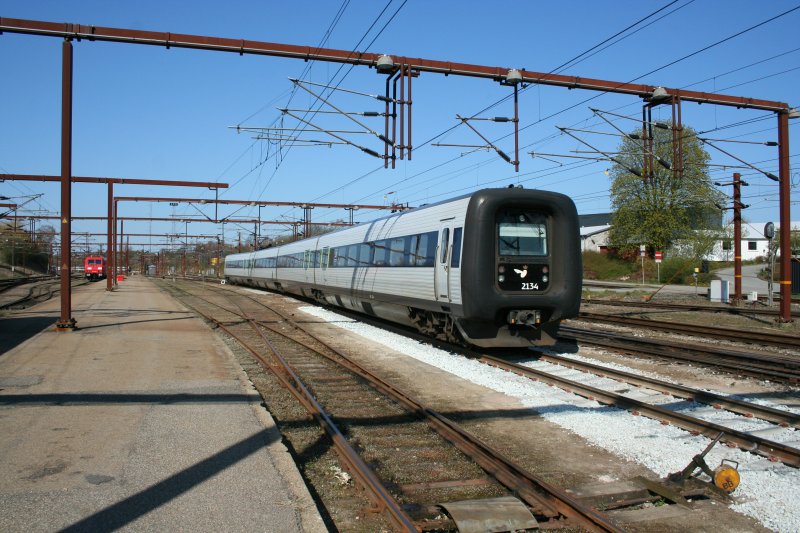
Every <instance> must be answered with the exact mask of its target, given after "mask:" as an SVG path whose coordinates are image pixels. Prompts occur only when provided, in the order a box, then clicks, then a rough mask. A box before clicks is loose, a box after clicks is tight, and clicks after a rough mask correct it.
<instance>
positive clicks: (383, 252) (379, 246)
mask: <svg viewBox="0 0 800 533" xmlns="http://www.w3.org/2000/svg"><path fill="white" fill-rule="evenodd" d="M374 248H375V251H374V253H373V257H372V264H373V265H375V266H386V265H387V264H388V263H389V241H388V240H382V241H375V245H374Z"/></svg>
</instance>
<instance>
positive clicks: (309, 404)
mask: <svg viewBox="0 0 800 533" xmlns="http://www.w3.org/2000/svg"><path fill="white" fill-rule="evenodd" d="M183 292H184V293H185V294H187V295H189V296H191V297H193V298H198V299H200V300H203V301H205V302H206V303H208V304H210V305H213V306H216V307H220V308H222V309H223V310H225V311H227V312H229V313H231V314H235V315H238V316H240V317H241V318H243V319H244V320H246V321H247V323H248V325H249V326H250V327H251V329H253V330H254V331H255V332H256V333H258V334H259V336H260V337H261V339H262V341H263V342H264V343H265V344H266V346H267V347H268V348H269V349H270V351H272V353H273V355H274V356H275V359H276V360H277V361H278V362H279V364H280V366H279V367H277V368H276V365H274V364H272V363H270V362H269V361H267V360H266V359H265V358H264V356H263V355H262V354H261V352H259V350H257V349H256V348H254V347H253V346H252V345H251V344H250V343H249V342H247V341H246V340H245V339H244V338H243V336H242V335H241V334H239V333H237V332H235V331H234V330H233V329H232V328H231V327H230V325H227V324H225V323H223V322H221V321H219V320H217V319H216V318H214V317H213V316H211V315H209V314H207V313H204V312H203V311H201V310H200V309H198V308H197V307H196V306H191V305H190V307H193V308H194V310H195V311H196V312H197V313H198V314H199V315H201V316H202V317H203V318H205V319H206V320H208V321H209V322H212V323H213V324H216V325H217V327H219V328H220V329H221V330H223V331H224V332H225V333H227V334H228V335H230V336H231V337H232V338H234V339H236V341H237V342H238V343H240V344H241V345H242V347H243V348H245V349H246V350H247V351H248V352H250V354H252V355H253V357H255V358H256V360H257V361H259V362H260V363H261V365H262V366H264V367H265V369H266V370H269V371H271V372H272V373H273V374H274V375H275V376H276V377H277V378H278V379H279V380H280V381H281V383H283V385H284V386H285V387H286V389H287V390H288V391H289V392H291V393H292V395H293V396H294V397H295V398H296V399H297V400H298V401H299V402H300V404H301V405H302V406H303V407H304V408H305V409H306V410H307V411H308V412H309V413H310V414H311V416H312V417H313V418H314V419H315V420H316V421H317V423H318V424H319V425H320V426H321V427H322V429H323V430H324V431H325V433H326V434H327V435H328V436H329V437H330V439H331V441H332V443H333V445H334V447H335V448H336V450H337V452H338V454H339V457H341V458H342V460H343V461H344V462H345V463H346V464H347V465H348V466H349V468H348V470H349V471H350V472H351V473H352V474H353V476H355V477H356V478H357V479H358V481H359V483H360V484H361V486H362V487H364V489H366V491H367V493H368V494H369V499H370V501H371V502H372V503H373V504H375V505H376V508H377V509H378V510H380V511H386V512H387V514H388V515H389V517H390V518H391V519H392V521H393V522H394V523H395V525H396V526H397V527H398V528H400V529H401V530H402V531H409V532H416V531H418V529H417V527H416V526H415V525H414V521H413V520H412V519H411V518H410V517H409V516H408V515H407V514H406V513H405V511H403V509H402V508H401V507H400V504H399V503H398V502H397V501H396V500H395V499H394V497H393V496H392V495H391V494H389V492H388V491H387V490H386V487H384V486H383V484H382V483H381V482H380V479H378V476H377V475H376V474H375V472H374V471H373V470H372V468H370V467H369V465H367V464H366V462H364V460H363V459H362V458H361V456H360V455H358V452H356V451H355V449H354V448H353V447H352V446H351V445H350V443H349V442H348V441H347V438H346V437H345V436H344V435H343V434H342V432H341V431H340V430H339V428H338V427H337V426H336V424H335V422H333V420H332V419H331V418H330V416H329V415H328V414H327V413H326V412H325V410H324V409H323V407H322V406H321V405H320V404H319V402H317V400H316V398H315V397H314V395H313V394H312V393H311V392H310V391H309V390H308V388H306V386H305V385H304V384H303V382H302V380H301V379H300V377H299V376H298V375H297V374H296V373H295V372H294V370H292V368H291V366H290V365H289V363H288V362H287V361H286V360H285V359H284V358H283V356H282V355H281V354H280V353H279V352H278V351H277V349H276V348H275V347H274V345H273V344H272V343H271V342H270V341H269V339H267V338H266V336H264V334H263V332H262V331H261V330H260V328H259V327H258V325H257V324H256V323H255V322H254V320H252V319H251V318H248V317H247V316H245V315H246V313H245V312H244V311H243V310H241V309H240V312H239V313H237V312H236V311H232V310H231V309H227V308H225V307H224V306H221V305H220V304H218V303H216V302H211V301H210V300H207V299H205V298H202V297H199V296H197V295H194V294H191V293H189V292H188V291H185V290H184V291H183ZM234 304H235V303H234Z"/></svg>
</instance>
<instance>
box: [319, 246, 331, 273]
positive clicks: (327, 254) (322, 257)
mask: <svg viewBox="0 0 800 533" xmlns="http://www.w3.org/2000/svg"><path fill="white" fill-rule="evenodd" d="M331 252H332V250H331V249H330V248H329V247H327V246H326V247H325V248H323V249H322V251H320V252H318V253H319V267H320V268H321V269H322V270H327V269H328V265H330V264H331V261H330V259H331Z"/></svg>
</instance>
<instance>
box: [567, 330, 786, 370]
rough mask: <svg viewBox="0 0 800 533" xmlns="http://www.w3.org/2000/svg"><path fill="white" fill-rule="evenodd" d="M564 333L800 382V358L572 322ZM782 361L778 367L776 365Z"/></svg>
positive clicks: (592, 341) (599, 343)
mask: <svg viewBox="0 0 800 533" xmlns="http://www.w3.org/2000/svg"><path fill="white" fill-rule="evenodd" d="M559 331H560V336H561V337H562V338H566V339H573V340H578V341H581V342H586V343H590V344H595V345H597V346H603V347H606V348H612V349H615V350H623V351H629V352H634V353H641V354H644V355H655V356H658V357H667V358H670V359H679V360H681V361H689V362H693V363H703V364H707V365H712V366H716V367H719V368H724V369H726V370H729V371H732V372H734V373H737V374H745V375H749V376H754V377H758V378H765V377H766V378H768V379H772V380H775V381H780V382H788V383H795V382H800V368H799V367H798V365H800V362H798V361H796V360H792V359H788V358H787V359H780V360H778V359H776V358H768V357H765V356H762V355H758V354H753V353H745V352H738V351H734V350H719V349H716V348H713V347H705V346H702V345H697V344H693V345H689V344H683V343H677V342H666V341H658V340H654V339H649V340H647V339H642V338H639V337H628V336H625V335H621V334H619V333H610V332H603V331H592V330H585V329H578V328H573V327H569V326H563V325H562V326H561V329H560V330H559ZM778 364H780V365H782V366H781V367H780V368H778V367H777V366H776V365H778Z"/></svg>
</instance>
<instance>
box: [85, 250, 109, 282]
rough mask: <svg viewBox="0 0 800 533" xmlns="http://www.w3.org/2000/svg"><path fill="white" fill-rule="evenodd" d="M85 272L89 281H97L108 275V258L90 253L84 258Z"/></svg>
mask: <svg viewBox="0 0 800 533" xmlns="http://www.w3.org/2000/svg"><path fill="white" fill-rule="evenodd" d="M83 272H84V274H85V275H86V279H88V280H89V281H97V280H100V279H105V277H106V258H105V257H103V256H100V255H90V256H88V257H87V258H86V259H84V260H83Z"/></svg>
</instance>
